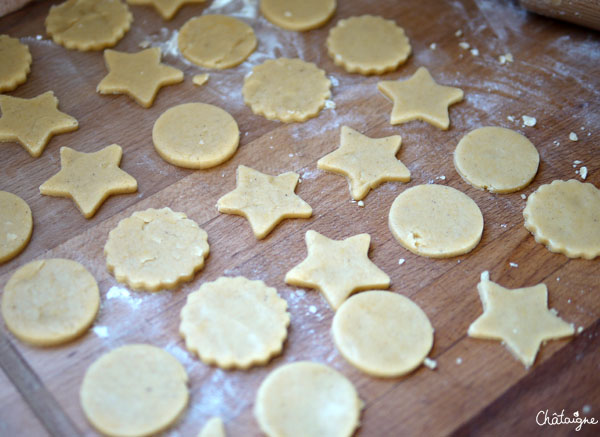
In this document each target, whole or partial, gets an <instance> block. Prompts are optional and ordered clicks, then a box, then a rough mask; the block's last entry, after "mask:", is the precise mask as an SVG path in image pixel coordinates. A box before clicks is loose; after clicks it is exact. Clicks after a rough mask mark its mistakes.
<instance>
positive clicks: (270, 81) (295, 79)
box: [242, 58, 331, 123]
mask: <svg viewBox="0 0 600 437" xmlns="http://www.w3.org/2000/svg"><path fill="white" fill-rule="evenodd" d="M330 87H331V81H330V80H329V79H328V78H327V76H326V75H325V72H324V71H323V70H321V69H320V68H318V67H317V66H316V65H315V64H312V63H310V62H304V61H302V60H301V59H288V58H278V59H269V60H267V61H265V62H264V63H263V64H261V65H257V66H256V67H254V68H253V69H252V72H251V74H250V75H248V76H246V78H245V79H244V86H243V87H242V94H243V95H244V102H246V104H247V105H248V106H250V108H251V109H252V112H254V113H255V114H259V115H262V116H263V117H265V118H267V119H269V120H280V121H283V122H286V123H287V122H293V121H304V120H307V119H309V118H312V117H315V116H316V115H317V114H318V113H319V111H320V110H321V109H322V108H323V107H324V106H325V101H326V100H327V99H328V98H329V97H331V92H330V91H329V89H330Z"/></svg>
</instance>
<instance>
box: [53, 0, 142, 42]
mask: <svg viewBox="0 0 600 437" xmlns="http://www.w3.org/2000/svg"><path fill="white" fill-rule="evenodd" d="M132 21H133V15H131V13H130V12H129V8H128V7H127V5H126V4H125V3H122V2H121V1H120V0H67V1H65V2H63V3H61V4H60V5H55V6H52V7H51V8H50V12H49V13H48V17H46V32H48V35H50V36H51V37H52V39H53V40H54V42H55V43H57V44H60V45H62V46H64V47H66V48H68V49H70V50H73V49H75V50H81V51H87V50H102V49H103V48H105V47H112V46H114V45H115V44H116V43H117V41H119V40H120V39H121V38H123V36H124V35H125V33H127V31H128V30H129V28H130V27H131V22H132Z"/></svg>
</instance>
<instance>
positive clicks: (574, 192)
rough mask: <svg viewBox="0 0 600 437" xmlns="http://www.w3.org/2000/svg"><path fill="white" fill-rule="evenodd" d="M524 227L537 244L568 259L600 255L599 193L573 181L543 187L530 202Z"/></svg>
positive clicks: (587, 185)
mask: <svg viewBox="0 0 600 437" xmlns="http://www.w3.org/2000/svg"><path fill="white" fill-rule="evenodd" d="M523 216H524V217H525V227H526V228H527V229H528V230H529V231H530V232H531V233H532V234H533V236H534V237H535V241H537V242H538V243H542V244H545V245H546V247H547V248H548V250H550V251H551V252H558V253H562V254H564V255H566V256H568V257H569V258H586V259H594V258H596V257H597V256H598V255H600V190H598V188H596V187H595V186H594V185H592V184H589V183H585V184H584V183H582V182H579V181H576V180H574V179H572V180H569V181H560V180H556V181H553V182H552V183H551V184H547V185H542V186H541V187H539V188H538V189H537V190H536V191H535V192H534V193H533V194H530V195H529V197H528V198H527V205H526V206H525V209H524V210H523Z"/></svg>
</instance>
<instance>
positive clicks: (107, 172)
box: [40, 144, 137, 219]
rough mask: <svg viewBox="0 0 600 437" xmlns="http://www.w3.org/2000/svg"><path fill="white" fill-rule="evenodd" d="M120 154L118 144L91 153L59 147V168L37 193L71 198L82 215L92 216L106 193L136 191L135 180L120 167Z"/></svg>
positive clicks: (106, 196) (121, 151)
mask: <svg viewBox="0 0 600 437" xmlns="http://www.w3.org/2000/svg"><path fill="white" fill-rule="evenodd" d="M122 156H123V149H121V146H119V145H118V144H111V145H110V146H107V147H105V148H104V149H102V150H99V151H97V152H93V153H83V152H78V151H76V150H73V149H71V148H69V147H61V148H60V167H61V169H60V171H59V172H58V173H56V174H55V175H54V176H52V177H51V178H50V179H48V180H47V181H46V182H44V183H43V184H42V185H41V186H40V193H42V194H44V195H46V196H56V197H68V198H70V199H73V201H74V202H75V205H77V208H79V211H81V213H82V214H83V216H84V217H85V218H88V219H89V218H92V217H93V216H94V214H96V211H98V208H100V205H102V204H103V203H104V201H105V200H106V199H107V198H108V197H109V196H112V195H115V194H127V193H135V192H136V191H137V181H136V180H135V179H134V178H133V177H132V176H130V175H129V174H128V173H126V172H124V171H123V170H121V169H120V168H119V163H120V162H121V157H122Z"/></svg>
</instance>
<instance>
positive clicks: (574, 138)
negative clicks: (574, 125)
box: [569, 132, 579, 141]
mask: <svg viewBox="0 0 600 437" xmlns="http://www.w3.org/2000/svg"><path fill="white" fill-rule="evenodd" d="M569 139H570V140H571V141H578V140H579V138H578V137H577V134H576V133H575V132H571V133H570V134H569Z"/></svg>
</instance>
